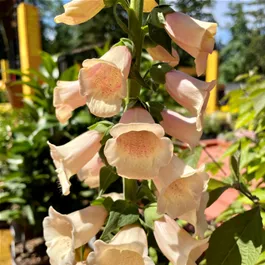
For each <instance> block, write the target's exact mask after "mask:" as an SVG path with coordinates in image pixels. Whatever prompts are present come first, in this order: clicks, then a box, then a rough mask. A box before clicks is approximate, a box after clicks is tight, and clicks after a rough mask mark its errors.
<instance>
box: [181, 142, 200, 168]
mask: <svg viewBox="0 0 265 265" xmlns="http://www.w3.org/2000/svg"><path fill="white" fill-rule="evenodd" d="M201 153H202V147H201V146H197V147H196V148H195V149H194V151H193V153H192V154H191V155H188V156H187V157H185V158H184V159H183V160H184V161H185V163H186V164H188V165H189V166H191V167H193V168H196V167H197V165H198V162H199V159H200V157H201Z"/></svg>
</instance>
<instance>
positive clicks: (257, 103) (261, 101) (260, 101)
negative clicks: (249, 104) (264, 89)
mask: <svg viewBox="0 0 265 265" xmlns="http://www.w3.org/2000/svg"><path fill="white" fill-rule="evenodd" d="M254 109H255V112H256V115H258V114H259V113H260V112H261V111H262V110H264V109H265V93H263V94H261V95H259V96H257V97H256V98H254Z"/></svg>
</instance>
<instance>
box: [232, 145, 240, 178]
mask: <svg viewBox="0 0 265 265" xmlns="http://www.w3.org/2000/svg"><path fill="white" fill-rule="evenodd" d="M240 157H241V145H239V147H238V150H237V151H236V152H235V153H234V154H233V155H232V156H231V159H230V164H231V169H232V172H233V174H234V176H235V177H236V179H237V180H239V179H240V171H239V166H240Z"/></svg>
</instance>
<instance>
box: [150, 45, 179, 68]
mask: <svg viewBox="0 0 265 265" xmlns="http://www.w3.org/2000/svg"><path fill="white" fill-rule="evenodd" d="M146 50H147V52H148V53H149V54H150V55H151V57H152V58H153V60H155V61H160V62H163V63H168V64H169V65H171V66H172V67H174V66H176V65H178V63H179V55H178V52H177V51H176V50H175V49H174V48H172V54H170V53H169V52H168V51H167V50H166V49H165V48H163V47H162V46H161V45H157V46H154V47H148V48H146Z"/></svg>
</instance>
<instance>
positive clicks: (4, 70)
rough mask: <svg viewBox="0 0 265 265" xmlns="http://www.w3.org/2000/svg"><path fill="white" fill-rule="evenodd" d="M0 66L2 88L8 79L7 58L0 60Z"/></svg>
mask: <svg viewBox="0 0 265 265" xmlns="http://www.w3.org/2000/svg"><path fill="white" fill-rule="evenodd" d="M0 66H1V74H2V82H3V84H4V85H3V86H2V89H4V88H5V84H6V83H7V82H8V81H9V74H8V72H7V71H8V68H9V64H8V61H7V60H0ZM0 89H1V88H0Z"/></svg>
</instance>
